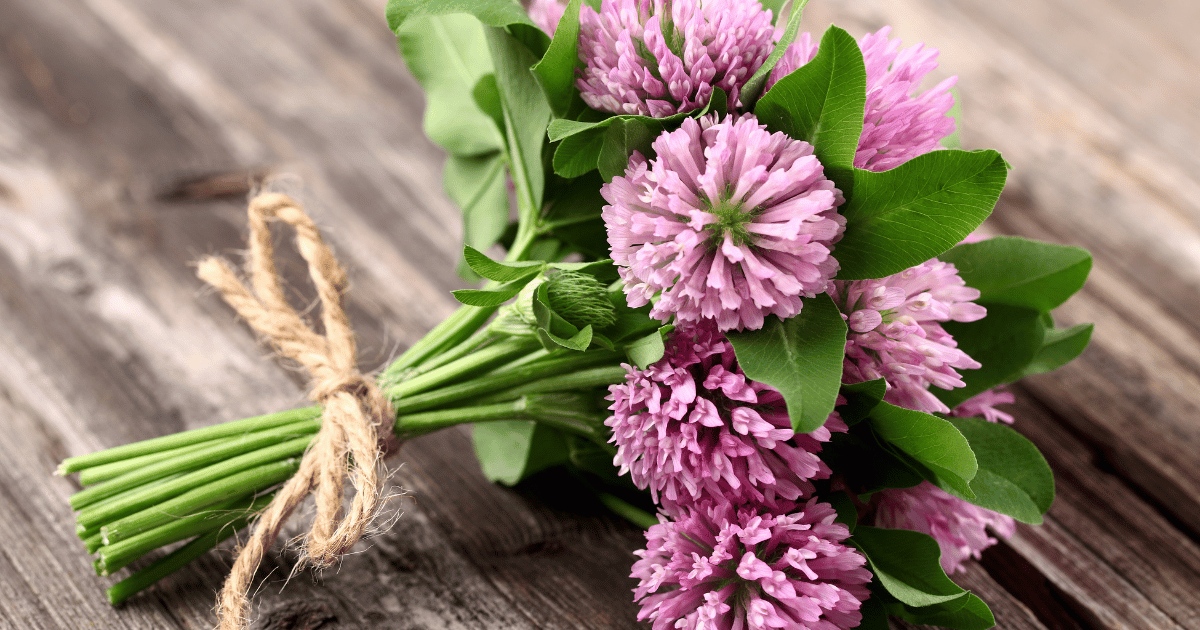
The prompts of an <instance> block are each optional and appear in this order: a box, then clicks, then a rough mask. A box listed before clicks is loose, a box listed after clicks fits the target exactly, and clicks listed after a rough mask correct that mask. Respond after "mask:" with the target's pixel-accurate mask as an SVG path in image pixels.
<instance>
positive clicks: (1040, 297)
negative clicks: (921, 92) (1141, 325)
mask: <svg viewBox="0 0 1200 630" xmlns="http://www.w3.org/2000/svg"><path fill="white" fill-rule="evenodd" d="M939 153H941V152H940V151H939ZM940 258H941V260H943V261H945V262H949V263H954V266H955V267H957V268H958V275H960V276H962V279H963V280H964V281H965V282H966V283H967V286H969V287H974V288H976V289H979V293H980V296H979V299H978V300H976V301H977V302H979V303H982V304H1007V305H1009V306H1023V307H1025V308H1031V309H1033V310H1035V311H1039V312H1043V313H1044V312H1046V311H1049V310H1051V309H1053V308H1055V307H1057V306H1058V305H1060V304H1062V303H1063V302H1065V301H1067V298H1069V297H1071V296H1072V295H1074V294H1075V292H1076V291H1078V290H1079V289H1080V288H1081V287H1083V283H1084V281H1085V280H1087V277H1088V272H1089V271H1091V269H1092V255H1091V254H1089V253H1088V251H1087V250H1086V249H1083V248H1081V247H1071V246H1067V245H1055V244H1053V243H1042V242H1040V241H1033V240H1029V239H1025V238H1021V237H1018V236H998V237H996V238H989V239H987V240H983V241H979V242H977V243H964V244H962V245H959V246H957V247H955V248H954V249H951V250H950V251H948V252H946V253H945V254H944V255H942V256H941V257H940ZM839 260H840V258H839Z"/></svg>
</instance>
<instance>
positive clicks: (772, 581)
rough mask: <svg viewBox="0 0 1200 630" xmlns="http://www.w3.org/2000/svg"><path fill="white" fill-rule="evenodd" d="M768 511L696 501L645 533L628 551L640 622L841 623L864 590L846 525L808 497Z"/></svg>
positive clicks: (716, 626)
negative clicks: (641, 546)
mask: <svg viewBox="0 0 1200 630" xmlns="http://www.w3.org/2000/svg"><path fill="white" fill-rule="evenodd" d="M782 507H783V510H782V511H781V512H780V513H773V512H770V511H767V510H765V509H764V508H762V507H761V506H758V507H753V506H743V507H738V508H735V507H733V506H731V505H729V504H728V503H716V504H714V503H710V502H707V501H706V502H704V503H701V504H699V505H697V506H694V507H690V508H687V509H685V510H683V511H682V512H680V514H679V515H678V518H676V520H674V521H671V520H667V519H665V518H663V517H661V516H660V517H659V518H660V520H661V522H660V523H659V524H658V525H654V526H652V527H650V529H649V530H647V531H646V549H645V550H642V551H635V552H634V553H635V554H636V555H637V556H639V557H640V558H641V559H640V560H638V561H637V562H635V563H634V565H633V573H632V574H631V576H630V577H635V578H637V579H638V586H637V588H635V589H634V599H635V600H636V601H637V602H638V603H639V604H641V606H642V610H641V612H639V613H638V620H639V621H641V620H645V619H649V620H651V622H652V624H653V628H654V630H667V629H668V628H687V629H688V630H699V629H705V630H734V629H735V628H736V629H738V630H743V629H744V630H767V629H769V628H788V629H789V630H809V629H812V630H817V629H820V630H835V629H840V630H845V629H848V628H853V627H855V626H857V625H858V624H859V623H860V622H861V621H862V614H861V613H860V612H859V608H860V607H861V606H862V602H863V601H864V600H865V599H866V598H867V597H868V596H869V595H870V593H869V591H868V589H867V583H868V582H870V581H871V572H870V571H868V570H867V569H866V568H865V567H864V566H863V565H864V564H866V558H864V557H863V556H862V554H860V553H859V552H858V551H857V550H855V549H853V548H851V547H848V546H846V545H843V544H841V542H842V541H843V540H845V539H846V538H847V537H849V536H850V530H849V529H848V528H847V527H846V526H845V525H843V524H841V523H835V522H834V517H835V516H836V513H835V512H834V510H833V508H832V507H831V506H830V505H829V504H828V503H817V500H816V499H815V498H814V499H811V500H809V501H808V503H806V504H803V505H794V504H793V505H787V506H782Z"/></svg>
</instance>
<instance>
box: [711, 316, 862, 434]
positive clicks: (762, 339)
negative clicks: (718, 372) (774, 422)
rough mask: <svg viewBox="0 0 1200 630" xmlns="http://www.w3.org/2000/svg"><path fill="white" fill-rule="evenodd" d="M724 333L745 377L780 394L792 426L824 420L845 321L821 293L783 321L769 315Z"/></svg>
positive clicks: (806, 428) (801, 429)
mask: <svg viewBox="0 0 1200 630" xmlns="http://www.w3.org/2000/svg"><path fill="white" fill-rule="evenodd" d="M726 336H727V337H728V339H729V341H730V343H732V344H733V349H734V352H735V353H736V354H737V360H738V365H740V366H741V368H742V371H743V372H745V373H746V376H747V377H749V378H750V379H752V380H755V381H758V382H760V383H766V384H767V385H770V386H771V387H774V388H775V389H777V390H779V391H780V393H782V394H783V399H784V401H785V402H786V403H787V409H788V415H790V416H791V418H792V429H793V430H795V431H796V432H797V433H808V432H810V431H813V430H816V429H817V428H819V427H820V426H821V425H823V424H825V420H826V419H828V418H829V414H830V412H832V411H833V406H834V403H835V402H836V401H837V395H838V390H839V389H840V387H841V383H842V359H843V357H844V356H845V351H846V322H844V321H843V320H842V316H841V314H840V313H839V312H838V309H837V306H835V305H834V303H833V300H832V299H831V298H830V297H829V296H828V295H827V294H822V295H818V296H817V297H815V298H810V299H807V300H805V301H804V308H803V309H802V310H801V311H800V314H799V315H796V316H795V317H792V318H790V319H788V320H786V321H781V320H780V319H779V318H778V317H774V316H772V317H768V318H767V321H766V323H765V324H764V325H763V327H762V328H761V329H759V330H748V331H742V332H730V333H727V334H726Z"/></svg>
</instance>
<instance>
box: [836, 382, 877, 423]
mask: <svg viewBox="0 0 1200 630" xmlns="http://www.w3.org/2000/svg"><path fill="white" fill-rule="evenodd" d="M884 394H887V382H886V381H885V380H884V379H882V378H877V379H875V380H873V381H864V382H862V383H853V384H843V385H842V396H844V397H845V398H846V404H845V405H842V406H841V407H838V414H839V415H841V416H842V420H843V421H845V423H846V424H848V425H855V424H858V423H859V422H860V421H862V420H863V419H864V418H866V417H867V416H868V415H870V414H871V410H872V409H874V408H875V407H877V406H879V403H880V402H883V396H884Z"/></svg>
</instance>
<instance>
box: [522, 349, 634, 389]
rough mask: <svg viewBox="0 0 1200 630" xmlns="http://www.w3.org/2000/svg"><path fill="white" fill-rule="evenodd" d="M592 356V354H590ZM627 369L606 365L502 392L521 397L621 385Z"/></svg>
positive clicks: (552, 377) (544, 379) (560, 375)
mask: <svg viewBox="0 0 1200 630" xmlns="http://www.w3.org/2000/svg"><path fill="white" fill-rule="evenodd" d="M589 354H590V353H589ZM625 374H626V372H625V368H623V367H621V366H619V365H604V366H600V367H594V368H591V369H587V370H579V371H576V372H571V373H568V374H559V375H557V376H551V377H548V378H543V379H540V380H537V381H533V382H531V383H527V384H525V385H521V386H519V387H514V388H512V389H510V390H507V391H505V392H502V393H501V394H500V395H503V396H520V395H523V394H541V393H546V392H565V391H571V390H585V389H591V388H593V387H603V386H605V385H612V384H613V383H620V382H621V381H624V380H625Z"/></svg>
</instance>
